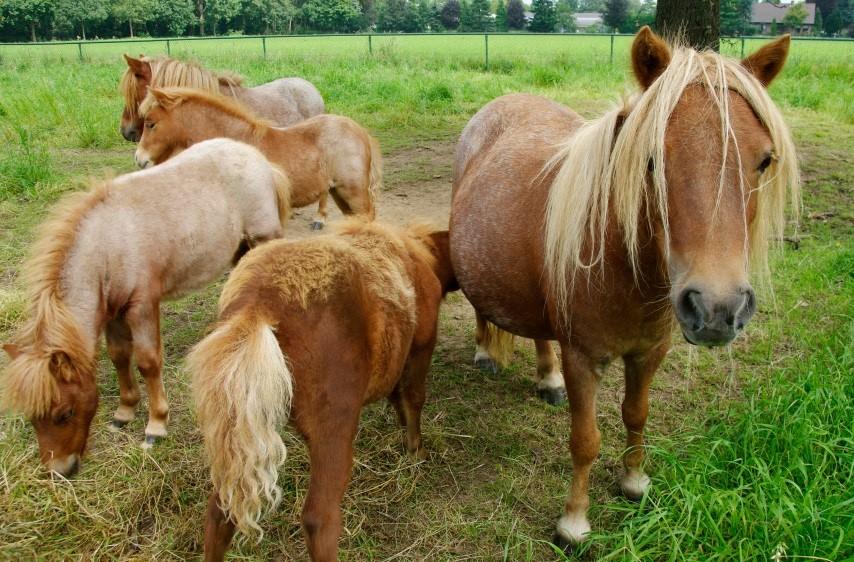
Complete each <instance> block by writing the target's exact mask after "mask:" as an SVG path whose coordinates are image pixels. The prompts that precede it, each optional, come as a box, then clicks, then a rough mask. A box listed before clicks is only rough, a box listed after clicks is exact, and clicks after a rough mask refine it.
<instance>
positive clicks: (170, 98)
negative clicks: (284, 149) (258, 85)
mask: <svg viewBox="0 0 854 562" xmlns="http://www.w3.org/2000/svg"><path fill="white" fill-rule="evenodd" d="M158 90H159V96H160V97H159V98H157V97H155V96H154V95H152V94H150V93H149V94H148V95H147V96H145V99H144V100H142V103H141V104H140V106H139V114H140V115H141V116H142V117H143V118H145V116H146V115H148V113H149V112H150V111H152V110H153V109H154V108H156V107H162V108H163V109H164V110H166V111H169V110H170V109H171V108H173V107H178V106H179V105H181V104H183V103H197V104H199V105H203V106H205V107H208V108H210V109H213V110H214V111H219V112H222V113H224V114H226V115H228V116H230V117H234V118H235V119H239V120H240V121H244V122H246V124H248V125H249V127H250V128H251V129H252V134H253V135H254V136H255V137H256V138H259V139H260V138H261V137H263V136H264V135H265V134H266V133H267V131H269V130H270V127H271V126H272V124H271V123H270V122H269V121H267V120H265V119H261V118H260V117H258V116H257V115H255V114H254V113H252V111H251V110H250V109H249V108H247V107H246V106H245V105H243V104H242V103H240V102H239V101H237V100H236V99H234V98H230V97H227V96H223V95H222V94H220V93H215V92H208V91H206V90H199V89H197V88H183V87H180V88H177V87H176V88H158Z"/></svg>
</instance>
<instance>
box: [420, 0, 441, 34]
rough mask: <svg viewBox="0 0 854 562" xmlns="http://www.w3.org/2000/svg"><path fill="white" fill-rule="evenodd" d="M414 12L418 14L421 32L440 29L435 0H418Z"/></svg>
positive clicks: (437, 7)
mask: <svg viewBox="0 0 854 562" xmlns="http://www.w3.org/2000/svg"><path fill="white" fill-rule="evenodd" d="M415 11H416V13H417V14H418V21H419V23H420V24H421V30H422V31H438V30H441V29H442V22H441V21H440V19H439V6H437V5H436V0H418V2H417V4H416V5H415Z"/></svg>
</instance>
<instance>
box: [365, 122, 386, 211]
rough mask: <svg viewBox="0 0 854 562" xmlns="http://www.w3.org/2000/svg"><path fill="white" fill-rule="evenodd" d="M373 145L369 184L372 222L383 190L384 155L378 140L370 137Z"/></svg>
mask: <svg viewBox="0 0 854 562" xmlns="http://www.w3.org/2000/svg"><path fill="white" fill-rule="evenodd" d="M368 138H369V139H370V143H371V168H370V179H369V184H368V197H370V201H371V211H370V214H369V217H370V219H371V220H373V219H375V218H376V215H377V198H378V197H379V194H380V191H382V188H383V153H382V151H381V150H380V143H378V142H377V139H375V138H374V137H372V136H370V135H368Z"/></svg>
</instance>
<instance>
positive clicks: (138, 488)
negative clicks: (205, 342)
mask: <svg viewBox="0 0 854 562" xmlns="http://www.w3.org/2000/svg"><path fill="white" fill-rule="evenodd" d="M482 39H483V38H482V37H450V38H448V37H443V38H437V37H423V38H421V37H416V38H413V37H400V38H398V37H394V38H381V39H380V38H375V39H374V40H373V51H374V52H373V56H369V55H368V54H367V44H366V41H367V39H366V38H364V37H360V38H356V37H351V38H332V39H318V38H298V39H290V38H289V39H282V40H269V41H268V45H267V47H268V59H267V60H266V61H265V60H263V59H262V57H261V51H260V41H259V40H244V41H235V42H229V43H227V44H223V43H217V42H215V41H200V42H179V43H173V44H172V45H171V47H172V52H173V54H180V55H182V56H195V57H196V58H198V59H199V60H201V61H202V62H203V63H205V64H206V65H209V66H211V67H213V68H221V69H232V70H236V71H239V72H241V73H243V74H244V75H246V76H247V79H248V81H249V82H250V83H260V82H263V81H267V80H270V79H273V78H275V77H278V76H283V75H300V76H304V77H306V78H307V79H309V80H311V81H312V82H314V83H315V84H316V85H317V86H318V88H319V89H320V90H321V92H322V93H323V95H324V97H325V98H326V100H327V103H328V107H329V110H330V111H332V112H337V113H342V114H345V115H348V116H350V117H353V118H354V119H356V120H358V121H359V122H361V123H362V124H363V125H365V126H366V127H368V128H369V129H370V130H371V131H372V132H374V133H375V134H376V135H377V137H378V138H379V140H380V142H381V144H382V146H383V151H384V153H385V155H386V156H387V170H386V177H387V178H388V181H387V184H388V185H387V186H386V187H387V189H388V191H389V194H388V195H389V198H392V197H397V196H403V195H405V196H407V199H408V200H410V201H412V202H413V205H414V208H413V210H412V211H413V215H417V214H418V211H419V210H420V209H419V208H418V204H419V203H418V202H419V201H422V200H421V199H419V197H420V194H421V192H422V190H425V189H428V188H434V187H435V184H436V182H437V181H439V182H445V183H446V184H447V183H448V182H449V178H450V164H451V156H450V155H451V154H452V150H451V147H452V145H453V143H454V142H455V139H456V137H457V136H458V135H459V133H460V131H461V129H462V127H463V126H464V125H465V123H466V122H467V120H468V119H469V118H470V117H471V115H473V114H474V112H475V111H477V110H478V109H479V108H480V107H482V106H483V105H484V104H485V103H486V102H488V101H489V100H490V99H492V98H494V97H496V96H499V95H502V94H505V93H509V92H516V91H525V92H534V93H539V94H542V95H546V96H548V97H551V98H554V99H557V100H559V101H561V102H564V103H567V104H568V105H570V106H571V107H573V108H575V109H576V110H577V111H579V112H580V113H582V114H583V115H585V116H593V115H596V114H598V113H599V112H601V111H602V110H604V109H606V108H607V107H608V106H609V105H610V104H611V103H613V102H614V100H616V99H617V97H618V96H619V94H620V93H622V92H623V91H625V90H627V89H628V87H629V83H628V80H629V74H628V70H627V65H626V64H625V61H626V54H627V49H628V44H629V42H628V39H625V38H617V40H616V41H615V64H614V65H610V64H608V49H609V46H608V43H607V41H608V40H607V39H604V40H603V39H599V38H593V39H587V38H579V37H547V38H535V37H521V38H517V37H491V38H490V71H489V72H486V71H484V70H483V63H482V54H483V53H482V47H483V44H482ZM603 41H604V42H603ZM155 45H156V46H157V48H159V49H164V48H165V45H164V44H151V45H148V44H146V45H145V47H144V48H145V49H146V52H148V53H154V52H155V50H154V49H155V47H154V46H155ZM755 45H756V43H755V42H753V41H749V42H748V45H747V50H748V52H749V51H750V49H751V48H754V47H755ZM725 48H726V49H736V50H737V49H738V48H739V46H726V47H725ZM139 50H140V46H139V45H133V46H122V45H97V46H96V45H89V44H87V45H86V46H85V47H84V54H85V58H86V62H84V63H82V64H81V63H79V62H78V61H77V52H76V46H74V45H72V46H70V47H68V48H66V47H62V46H50V47H43V48H39V49H38V50H37V49H28V48H22V47H12V46H5V47H4V46H2V45H0V341H5V340H6V339H7V338H8V337H10V335H11V334H12V333H13V331H14V329H15V328H16V326H17V325H18V324H19V323H20V321H21V313H22V310H23V309H24V305H25V303H24V301H23V287H22V286H21V284H20V281H19V280H18V277H17V274H18V271H19V268H20V264H21V261H22V259H23V256H24V255H25V253H26V251H27V248H28V246H29V244H30V242H31V241H32V238H33V233H34V228H35V226H36V225H37V224H38V223H39V222H40V221H41V220H42V219H43V217H44V215H45V212H46V209H47V208H48V207H49V206H50V204H51V203H53V202H54V201H55V200H56V198H57V197H58V196H59V195H60V194H62V193H63V192H65V191H68V190H71V189H79V188H80V186H81V185H82V184H83V182H84V180H85V178H86V177H87V176H90V175H95V176H98V175H102V174H104V173H105V172H106V171H107V170H112V171H114V172H118V173H121V172H125V171H129V170H131V169H132V168H133V160H132V153H133V150H132V146H131V145H130V144H128V143H126V142H125V141H123V140H122V139H121V137H120V135H119V133H118V118H119V114H120V111H121V100H120V99H119V96H118V93H117V81H118V77H119V75H120V73H121V72H122V70H123V63H122V61H121V60H120V58H119V55H120V53H122V52H125V51H128V52H131V53H137V52H138V51H139ZM852 83H854V59H852V48H851V46H850V44H848V43H798V42H796V43H795V44H794V47H793V52H792V54H791V56H790V61H789V63H788V65H787V67H786V69H785V70H784V72H783V75H782V76H781V77H780V78H779V79H778V81H777V82H775V84H774V85H773V86H772V88H771V93H772V96H773V97H774V98H775V100H776V101H777V102H778V103H779V104H780V105H781V107H782V108H783V110H784V113H785V115H786V118H787V121H788V122H789V123H790V125H791V127H792V130H793V132H794V134H795V137H796V143H797V145H798V148H799V152H800V155H801V160H802V170H803V174H804V179H805V186H804V197H805V201H804V207H805V208H804V219H803V223H802V225H801V227H800V230H799V236H800V238H801V243H800V246H799V247H798V248H797V249H795V248H794V247H793V246H792V245H791V244H787V247H786V249H785V252H784V253H782V254H779V255H777V256H776V257H775V259H774V262H773V266H774V272H775V273H774V278H773V283H774V290H775V295H776V296H775V299H773V300H772V299H771V298H770V296H769V295H767V294H766V295H764V297H763V298H762V300H761V301H760V310H759V312H758V314H757V316H756V318H755V320H754V321H753V322H752V323H751V325H750V326H749V328H748V330H747V333H746V337H744V338H741V339H739V341H738V342H737V343H736V344H734V345H733V346H731V348H730V349H729V350H718V351H707V350H696V349H693V348H689V347H688V346H686V345H685V344H684V343H681V342H678V341H676V340H674V344H675V345H674V351H673V352H672V353H671V354H670V356H668V358H667V360H666V361H665V363H664V365H663V367H662V369H661V370H660V372H659V374H658V376H657V379H656V381H655V383H654V385H653V390H652V397H651V404H652V409H651V419H650V423H649V426H648V437H649V440H648V442H649V454H650V458H649V462H648V468H649V471H650V474H651V476H652V477H653V483H654V487H653V488H652V492H651V494H650V495H649V496H648V497H647V498H646V499H645V500H644V502H642V503H641V504H633V503H630V502H627V501H625V500H623V499H621V498H620V497H619V496H618V495H616V493H615V481H616V477H617V476H618V475H619V473H620V462H619V454H620V452H621V443H622V442H623V432H624V430H623V428H622V423H621V421H620V416H619V400H620V398H621V387H622V384H621V379H622V376H621V373H620V369H619V368H616V367H615V368H613V369H612V370H611V371H609V372H608V373H607V375H606V376H605V377H604V379H603V386H602V391H601V397H600V409H601V416H600V420H599V421H600V428H601V430H602V437H603V447H602V454H601V458H600V460H599V461H598V462H597V464H596V465H595V468H594V473H593V481H592V482H593V488H592V490H591V496H592V502H593V507H592V508H591V514H590V515H591V522H592V523H593V526H594V530H595V533H596V535H595V537H594V540H592V541H590V543H589V545H588V546H586V547H585V548H584V549H582V550H581V552H578V553H575V554H574V555H572V556H571V557H570V559H582V560H589V559H606V560H698V561H700V560H703V561H705V560H757V559H758V560H768V559H772V556H774V555H775V553H780V554H781V555H785V556H789V557H793V558H794V557H817V558H819V559H828V560H836V561H843V560H851V559H852V557H854V525H852V523H851V513H852V512H854V499H852V498H854V493H852V487H851V482H852V481H854V474H852V470H854V436H852V427H854V403H852V396H854V376H853V375H852V372H854V358H852V351H851V350H852V343H854V320H852V312H854V307H852V303H854V243H852V240H854V238H852V236H854V209H852V205H854V203H852V201H854V197H852V186H854V164H852V160H851V154H852V153H854V99H852V98H854V94H852V92H851V86H850V85H851V84H852ZM425 147H426V148H425ZM436 154H440V155H442V154H447V155H448V156H447V158H445V159H440V158H437V157H436V156H435V155H436ZM437 176H438V179H437ZM447 187H448V189H450V186H449V185H448V186H447ZM424 210H425V211H426V210H427V209H424ZM220 286H221V285H220V284H219V283H218V284H215V285H214V286H212V287H210V288H208V289H207V290H205V291H202V292H200V293H198V294H195V295H191V296H189V297H187V298H185V299H182V300H181V301H178V302H175V303H169V304H167V305H165V306H164V313H163V321H164V327H163V339H164V347H165V355H166V371H165V373H164V381H165V384H166V388H167V392H168V395H169V398H170V403H171V406H172V418H171V421H170V431H171V434H170V437H169V438H167V439H166V440H165V442H163V443H162V444H161V445H160V446H158V447H157V448H156V449H155V450H154V451H153V452H152V453H145V452H143V451H142V450H141V449H139V448H138V447H137V446H136V445H137V442H138V441H139V440H140V439H141V436H142V429H143V425H144V417H145V416H144V415H141V416H140V418H138V419H137V420H136V421H134V422H133V423H132V424H131V425H130V427H129V428H128V430H127V431H126V432H124V433H121V434H112V433H109V432H107V431H106V425H107V422H108V420H109V419H110V416H111V413H112V410H113V409H114V408H115V406H116V404H117V400H118V398H117V395H118V389H117V384H116V381H115V377H114V375H113V374H112V370H111V368H110V367H109V365H108V362H107V361H106V360H105V359H103V358H102V361H101V368H100V371H99V372H100V375H99V377H100V378H99V385H100V388H101V392H102V402H101V409H100V411H99V414H98V416H97V417H96V420H95V426H94V427H95V429H94V431H93V436H92V440H91V451H90V455H89V457H88V458H87V460H86V464H85V465H84V469H83V471H82V472H81V474H80V475H79V476H78V477H77V478H76V479H75V480H74V481H73V482H71V483H64V482H63V483H57V482H52V481H51V480H50V479H49V478H46V477H45V475H44V474H43V472H42V471H41V469H40V466H39V464H38V458H37V448H36V444H35V438H34V434H33V431H32V429H31V428H30V426H29V424H28V423H26V422H25V420H22V419H21V418H19V417H17V416H4V417H2V418H0V559H2V560H7V559H13V560H14V559H22V560H30V559H40V560H65V559H77V558H90V559H105V560H118V559H121V560H129V559H130V560H155V559H156V560H186V559H190V558H193V557H196V556H198V554H199V553H200V550H201V546H200V545H201V539H202V514H203V510H204V502H205V498H206V495H207V491H208V480H207V474H206V469H205V466H204V461H203V451H202V447H201V440H200V435H199V433H198V432H197V430H196V429H195V424H194V419H193V413H192V410H191V408H190V403H191V401H190V397H189V390H188V386H187V377H186V373H185V372H184V370H183V366H182V358H183V356H184V355H185V353H186V351H187V349H188V348H189V347H190V346H191V345H192V344H194V343H195V342H196V341H198V340H199V338H200V336H201V334H202V333H203V332H204V330H205V328H206V326H207V325H209V324H210V323H211V322H212V321H213V319H214V310H215V301H216V297H217V293H218V290H219V287H220ZM472 339H473V319H472V315H471V310H470V307H469V306H468V305H467V303H466V302H465V300H464V299H463V298H462V296H460V295H453V296H451V297H450V298H449V300H448V303H447V304H446V306H445V307H444V309H443V313H442V318H441V334H440V342H439V345H438V348H437V352H436V354H435V356H434V365H433V371H432V376H431V383H430V386H429V399H428V404H427V406H426V409H425V413H424V423H423V425H424V432H425V439H426V443H427V446H428V448H429V449H430V451H431V456H430V459H429V460H428V461H427V462H425V463H416V462H413V461H412V460H411V459H409V458H408V457H407V456H406V455H405V454H404V453H403V451H402V447H401V444H400V442H401V434H400V432H399V431H398V429H397V428H396V426H395V423H394V420H393V415H392V413H391V412H390V411H389V409H388V408H387V407H386V406H385V405H382V404H380V405H375V406H371V407H369V408H368V409H367V410H366V411H365V414H364V416H363V423H362V426H361V429H360V432H359V437H358V442H357V446H356V455H357V462H356V466H355V469H354V472H353V479H352V483H351V486H350V488H349V490H348V493H347V496H346V498H345V501H344V505H343V508H344V521H345V526H346V530H345V533H344V536H343V537H342V541H341V558H342V559H343V560H388V559H396V560H502V559H503V560H512V561H516V560H523V561H542V560H560V559H563V558H564V557H563V556H562V555H558V554H556V553H554V551H553V550H552V549H551V548H550V547H549V546H548V543H547V541H548V539H549V538H550V537H551V534H552V531H553V525H554V522H555V519H556V518H557V516H558V514H559V512H560V510H561V508H562V505H563V501H564V498H565V494H566V492H567V483H568V481H569V478H570V475H571V463H570V460H569V455H568V446H567V445H568V443H567V436H568V420H569V416H568V414H567V411H566V409H565V408H554V407H549V406H545V405H543V404H542V403H541V402H539V401H538V400H537V399H536V398H535V396H534V394H535V392H534V385H533V382H532V381H531V378H530V377H531V373H532V371H533V359H534V357H533V350H532V349H531V346H530V345H525V346H521V348H520V349H519V350H518V351H517V355H516V361H515V362H514V363H513V364H512V365H511V366H510V368H509V369H507V370H506V371H505V372H503V373H501V374H499V375H492V374H483V373H481V372H479V371H477V370H475V369H474V368H473V367H471V366H470V361H471V355H472V351H473V349H472V343H471V342H472ZM141 406H143V405H141ZM140 413H144V410H140ZM287 443H288V446H289V453H290V454H289V459H288V463H287V464H286V466H285V468H284V469H283V471H282V479H281V484H282V486H283V487H284V489H285V498H286V499H285V501H284V502H283V504H282V506H281V508H280V509H279V511H278V512H277V513H276V514H275V516H273V517H270V518H269V519H267V520H266V521H265V530H266V534H265V539H264V540H263V541H262V542H261V543H260V544H259V545H253V544H244V545H241V546H240V547H239V548H236V549H235V550H234V551H233V556H234V557H235V558H236V559H240V560H269V559H278V558H282V559H295V560H302V559H305V558H306V553H305V547H304V544H303V541H302V539H301V535H300V529H299V511H300V509H301V506H302V501H303V499H304V496H305V492H306V486H307V475H308V460H307V455H306V452H305V449H304V447H303V446H302V445H301V443H300V441H299V440H298V439H297V438H295V437H294V436H292V435H288V436H287ZM395 557H396V558H395ZM782 559H783V560H785V559H787V558H782ZM794 559H797V558H794Z"/></svg>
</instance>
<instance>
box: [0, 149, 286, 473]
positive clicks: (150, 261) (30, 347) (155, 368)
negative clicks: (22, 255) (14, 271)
mask: <svg viewBox="0 0 854 562" xmlns="http://www.w3.org/2000/svg"><path fill="white" fill-rule="evenodd" d="M287 197H288V183H287V178H286V177H285V176H284V175H283V174H282V173H281V172H280V171H278V170H276V169H275V168H274V167H273V166H271V165H270V164H269V162H268V161H267V159H266V158H264V156H263V155H262V154H261V153H259V152H258V151H257V150H255V149H254V148H252V147H250V146H247V145H245V144H241V143H238V142H234V141H230V140H226V139H218V140H215V141H209V142H205V143H200V144H198V145H196V146H194V147H193V148H192V149H190V150H187V151H186V152H184V153H183V154H181V156H179V157H177V158H175V159H174V160H173V161H171V162H169V163H168V164H166V165H164V166H162V167H157V168H155V169H152V170H144V171H141V172H136V173H133V174H127V175H124V176H120V177H118V178H115V179H113V180H110V181H105V182H102V183H98V184H96V185H95V186H94V187H93V188H92V189H91V190H90V191H88V192H81V193H73V194H71V195H70V196H68V197H67V198H66V199H65V200H64V201H63V202H62V203H61V204H60V205H59V206H58V207H57V209H56V210H55V212H54V214H53V217H52V218H51V219H50V220H49V221H48V222H47V223H45V225H44V227H43V229H42V234H41V237H40V239H39V241H38V242H37V243H36V245H35V246H34V248H33V252H32V253H33V257H32V258H31V259H30V261H29V262H28V263H27V264H26V266H25V270H24V271H25V274H24V279H25V281H26V284H27V287H28V289H29V291H30V296H29V303H30V304H29V310H28V313H27V319H26V321H25V322H24V325H23V326H22V327H21V329H20V331H19V333H18V335H17V337H16V339H15V342H14V343H11V344H6V345H5V346H4V348H5V349H6V351H7V352H8V353H9V355H10V357H11V359H12V361H11V362H10V363H9V365H8V367H7V368H6V372H5V376H3V378H2V400H3V403H4V406H6V407H7V408H9V409H12V410H15V411H18V412H21V413H23V414H24V415H26V416H28V417H29V418H30V420H31V422H32V424H33V426H34V427H35V430H36V436H37V438H38V442H39V451H40V453H41V459H42V462H43V463H44V464H45V465H46V466H47V467H48V468H49V469H50V470H52V471H54V472H56V473H58V474H61V475H63V476H70V475H72V474H73V473H74V472H75V471H76V470H77V468H78V466H79V464H80V459H81V457H82V455H83V452H84V450H85V448H86V442H87V439H88V436H89V429H90V425H91V423H92V418H93V417H94V415H95V410H96V408H97V405H98V388H97V383H96V370H97V367H96V366H97V350H98V340H99V338H100V335H101V332H106V339H107V352H108V354H109V356H110V359H111V360H112V362H113V364H114V365H115V367H116V372H117V374H118V378H119V390H120V398H119V406H118V409H117V410H116V412H115V414H114V415H113V424H112V427H113V428H116V429H118V428H120V427H122V426H124V425H125V424H127V423H128V422H129V421H130V420H132V419H133V418H134V416H135V412H134V410H135V407H136V405H137V403H138V402H139V399H140V392H139V388H138V386H137V383H136V380H135V378H134V376H133V373H132V372H131V358H132V357H133V358H134V359H135V360H136V365H137V368H138V369H139V372H140V374H141V375H142V377H143V379H144V380H145V384H146V386H147V389H148V402H149V405H148V407H149V417H148V425H147V426H146V428H145V436H146V440H145V442H144V444H145V445H151V444H153V443H154V441H155V440H156V439H157V438H158V437H161V436H164V435H166V422H167V418H168V413H169V406H168V404H167V402H166V395H165V392H164V389H163V383H162V381H161V378H160V375H161V368H162V352H161V345H160V306H159V305H160V301H161V300H163V299H169V298H176V297H179V296H182V295H185V294H186V293H188V292H189V291H193V290H195V289H199V288H201V287H203V286H204V285H205V284H207V283H209V282H210V281H212V280H214V279H215V278H216V277H217V276H219V275H220V274H221V273H222V272H223V271H224V270H225V269H227V268H228V266H229V265H230V264H231V263H232V262H233V261H234V260H235V259H236V258H237V257H238V256H239V254H240V252H241V251H245V248H246V247H247V246H248V247H251V246H254V245H257V244H259V243H261V242H263V241H265V240H269V239H272V238H278V237H279V236H280V235H281V233H282V222H283V221H284V220H286V219H287V217H288V203H287Z"/></svg>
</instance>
